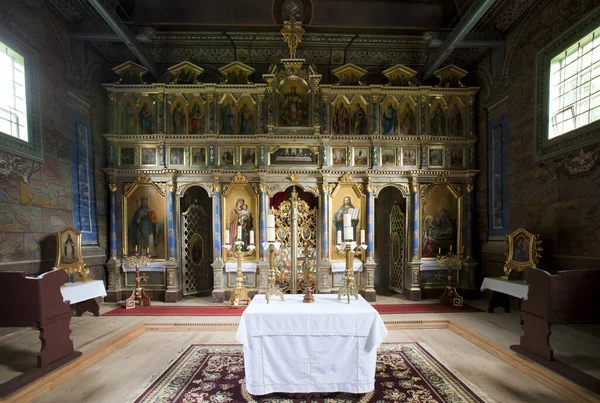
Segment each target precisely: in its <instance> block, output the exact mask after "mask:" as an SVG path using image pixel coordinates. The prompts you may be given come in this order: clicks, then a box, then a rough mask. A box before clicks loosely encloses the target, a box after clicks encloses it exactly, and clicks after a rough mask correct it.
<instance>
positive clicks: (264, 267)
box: [256, 183, 269, 293]
mask: <svg viewBox="0 0 600 403" xmlns="http://www.w3.org/2000/svg"><path fill="white" fill-rule="evenodd" d="M258 188H259V193H258V208H259V212H258V214H259V216H260V222H259V232H258V245H259V247H258V249H259V250H260V260H259V262H258V264H257V265H256V267H257V268H258V273H257V276H258V280H259V281H258V288H259V293H264V292H265V291H266V289H267V286H268V279H269V262H268V261H267V260H266V259H267V255H268V251H267V249H265V248H264V247H263V245H264V243H265V242H267V213H268V211H269V204H268V195H267V192H266V190H267V185H265V184H264V183H261V184H259V185H258Z"/></svg>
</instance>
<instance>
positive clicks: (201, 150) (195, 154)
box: [191, 147, 206, 165]
mask: <svg viewBox="0 0 600 403" xmlns="http://www.w3.org/2000/svg"><path fill="white" fill-rule="evenodd" d="M191 154H192V165H206V147H192V149H191Z"/></svg>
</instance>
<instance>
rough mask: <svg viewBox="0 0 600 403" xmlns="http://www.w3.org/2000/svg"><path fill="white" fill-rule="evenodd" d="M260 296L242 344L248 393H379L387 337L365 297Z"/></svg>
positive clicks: (241, 331) (245, 319)
mask: <svg viewBox="0 0 600 403" xmlns="http://www.w3.org/2000/svg"><path fill="white" fill-rule="evenodd" d="M314 297H315V302H314V303H312V304H308V303H303V302H302V299H303V298H304V295H301V294H297V295H285V301H281V300H280V299H279V298H271V303H270V304H267V301H266V299H265V295H264V294H257V295H255V296H254V298H253V299H252V302H251V303H250V305H249V306H248V307H247V308H246V310H245V311H244V313H243V315H242V318H241V320H240V326H239V328H238V331H237V335H236V338H237V340H238V341H239V342H240V343H242V344H243V345H244V366H245V370H246V389H247V390H248V392H249V393H250V394H253V395H264V394H268V393H275V392H284V393H310V392H348V393H367V392H370V391H372V390H373V389H374V388H375V363H376V360H377V347H379V345H380V344H381V342H382V341H383V339H384V338H385V337H386V335H387V329H386V328H385V325H384V324H383V320H381V317H380V316H379V313H378V312H377V311H376V310H375V309H374V308H373V307H372V306H371V305H370V304H369V303H368V302H367V301H365V299H364V298H363V297H362V296H359V299H358V300H356V299H354V298H352V300H351V302H350V304H348V303H347V299H346V298H343V299H342V300H338V299H337V294H315V295H314Z"/></svg>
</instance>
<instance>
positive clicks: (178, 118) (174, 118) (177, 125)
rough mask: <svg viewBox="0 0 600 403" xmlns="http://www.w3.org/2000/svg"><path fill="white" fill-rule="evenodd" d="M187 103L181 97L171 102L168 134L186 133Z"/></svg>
mask: <svg viewBox="0 0 600 403" xmlns="http://www.w3.org/2000/svg"><path fill="white" fill-rule="evenodd" d="M188 107H189V106H188V102H187V101H186V99H185V98H184V97H183V96H177V97H175V98H174V99H173V100H172V101H171V108H170V116H169V118H170V123H171V125H170V126H171V127H169V129H170V130H169V131H170V133H173V134H187V133H188V119H187V117H188Z"/></svg>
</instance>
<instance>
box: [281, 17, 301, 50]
mask: <svg viewBox="0 0 600 403" xmlns="http://www.w3.org/2000/svg"><path fill="white" fill-rule="evenodd" d="M301 25H302V23H301V22H300V21H296V19H295V18H294V17H290V19H289V21H284V23H283V29H282V30H281V34H282V35H283V40H284V41H285V42H286V43H287V44H288V47H289V48H290V58H292V59H295V58H296V48H297V47H298V45H299V44H300V42H302V36H303V35H304V28H302V26H301Z"/></svg>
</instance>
